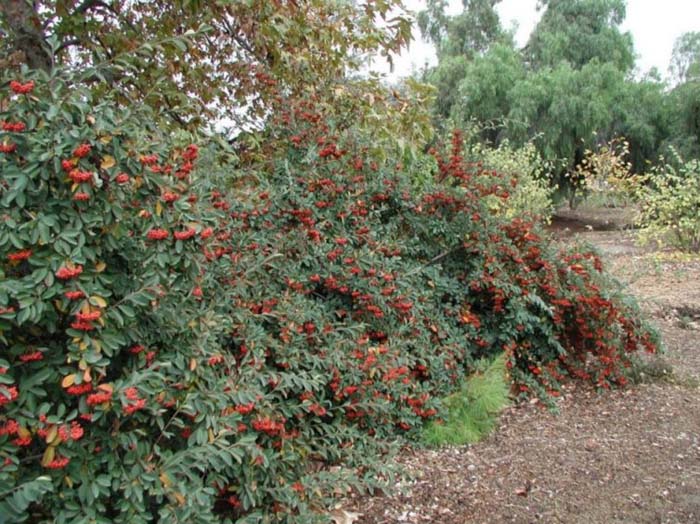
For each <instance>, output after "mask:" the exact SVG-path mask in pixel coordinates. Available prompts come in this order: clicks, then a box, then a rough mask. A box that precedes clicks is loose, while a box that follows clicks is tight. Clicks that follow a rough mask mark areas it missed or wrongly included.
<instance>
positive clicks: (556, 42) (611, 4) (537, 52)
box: [524, 0, 634, 72]
mask: <svg viewBox="0 0 700 524" xmlns="http://www.w3.org/2000/svg"><path fill="white" fill-rule="evenodd" d="M539 7H540V8H544V13H543V14H542V18H541V19H540V21H539V23H538V24H537V26H536V27H535V29H534V31H533V32H532V35H531V36H530V40H529V41H528V44H527V46H526V47H525V50H524V52H525V55H526V57H527V60H528V62H529V64H530V66H531V67H532V68H533V69H537V68H542V67H556V66H557V65H558V64H559V63H560V62H562V61H565V62H568V63H569V64H570V65H571V67H572V68H574V69H580V68H582V67H583V66H584V65H586V64H588V63H590V62H591V61H592V60H594V59H597V60H598V61H599V62H600V63H605V62H611V63H613V64H615V66H616V67H617V68H618V69H619V70H621V71H624V72H627V71H630V70H631V69H632V67H633V66H634V50H633V44H632V36H631V35H630V33H628V32H627V33H623V32H622V31H621V30H620V24H622V22H623V21H624V19H625V15H626V2H625V0H540V3H539Z"/></svg>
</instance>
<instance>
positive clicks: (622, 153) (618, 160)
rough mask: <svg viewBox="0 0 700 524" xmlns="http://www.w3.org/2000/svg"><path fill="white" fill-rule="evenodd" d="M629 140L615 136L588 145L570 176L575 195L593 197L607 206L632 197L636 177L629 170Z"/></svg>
mask: <svg viewBox="0 0 700 524" xmlns="http://www.w3.org/2000/svg"><path fill="white" fill-rule="evenodd" d="M629 156H630V151H629V142H627V140H625V139H623V138H615V139H613V140H611V141H610V142H608V143H605V144H602V145H601V146H599V147H598V148H597V149H596V150H590V149H587V150H586V151H585V153H584V158H583V160H582V161H581V163H580V164H578V165H577V166H576V168H575V171H574V173H573V175H572V176H571V184H572V185H573V186H574V187H573V190H575V198H578V199H582V200H585V199H591V198H595V199H596V200H597V201H598V202H600V203H602V205H604V206H606V207H617V206H626V205H628V204H630V203H631V202H632V201H633V200H634V198H635V188H636V187H637V184H638V180H639V177H638V176H635V175H634V174H633V173H632V163H631V162H630V161H629Z"/></svg>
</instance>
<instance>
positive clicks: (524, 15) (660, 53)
mask: <svg viewBox="0 0 700 524" xmlns="http://www.w3.org/2000/svg"><path fill="white" fill-rule="evenodd" d="M405 4H406V6H407V7H408V8H409V9H411V10H413V11H419V10H421V9H423V7H424V6H425V2H424V1H421V0H406V1H405ZM536 5H537V0H502V2H501V3H500V4H499V5H498V8H497V9H498V13H499V14H500V16H501V21H502V23H503V26H504V27H506V28H510V27H513V26H516V25H517V27H518V30H517V32H516V42H517V43H518V45H520V46H522V45H524V44H525V42H526V41H527V38H528V36H529V35H530V32H531V31H532V29H533V28H534V27H535V24H537V21H538V20H539V17H540V14H541V13H540V12H538V11H537V9H536ZM451 7H452V14H455V13H458V12H459V11H460V10H461V8H462V1H461V0H451ZM622 29H623V30H625V31H630V32H631V33H632V37H633V38H634V48H635V52H636V53H637V55H638V58H637V68H638V69H639V71H640V72H641V73H644V72H647V71H648V70H649V69H651V68H652V67H656V68H657V69H658V70H659V72H660V73H661V74H662V75H664V76H665V75H666V74H667V72H668V64H669V62H670V59H671V51H672V49H673V43H674V41H675V40H676V38H677V37H678V36H680V35H681V34H683V33H685V32H687V31H700V0H627V19H626V20H625V22H624V24H623V25H622ZM414 33H415V37H416V41H414V42H413V44H411V47H410V49H409V50H408V51H404V53H403V54H402V55H401V56H400V57H398V58H396V59H395V70H394V73H392V74H390V77H391V78H396V77H398V76H406V75H409V74H410V73H411V72H412V70H415V69H421V68H422V67H423V66H424V65H425V63H426V62H428V63H429V64H433V63H434V62H435V51H434V50H433V49H432V46H430V45H428V44H426V43H424V42H421V41H420V34H419V30H418V28H417V27H416V28H415V29H414ZM373 69H376V70H379V71H384V72H388V70H389V68H388V66H384V64H380V63H375V67H374V68H373Z"/></svg>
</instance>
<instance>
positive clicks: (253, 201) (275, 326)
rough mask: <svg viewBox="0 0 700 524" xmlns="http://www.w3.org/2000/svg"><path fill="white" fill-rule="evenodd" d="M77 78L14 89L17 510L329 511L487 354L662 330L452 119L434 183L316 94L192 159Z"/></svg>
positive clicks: (552, 367) (6, 203)
mask: <svg viewBox="0 0 700 524" xmlns="http://www.w3.org/2000/svg"><path fill="white" fill-rule="evenodd" d="M62 78H63V77H62V75H61V74H56V75H54V77H52V78H51V79H45V78H42V79H36V81H35V82H34V84H32V83H31V82H30V81H27V80H26V79H23V80H15V83H12V84H9V85H6V87H5V88H4V91H3V94H2V96H3V97H4V98H5V102H4V103H3V112H2V114H0V120H2V121H3V130H4V132H3V135H2V138H1V139H0V142H1V143H2V144H3V146H2V147H3V148H2V152H1V153H0V167H1V168H2V173H3V178H2V187H1V189H0V206H1V207H0V212H1V213H2V214H3V217H4V218H5V220H4V221H3V225H2V226H1V227H0V257H1V260H2V262H1V263H2V266H1V267H2V271H3V275H2V276H3V279H2V283H0V308H2V309H1V311H2V314H1V318H2V320H1V321H0V322H1V323H0V330H1V331H2V334H1V336H2V342H3V344H5V346H4V347H6V348H7V349H6V350H3V353H2V356H1V358H2V361H1V362H0V367H1V368H2V374H0V388H2V390H3V391H2V392H0V395H1V396H0V398H2V406H0V428H2V429H1V430H0V433H2V434H1V435H0V460H2V467H1V468H0V494H1V496H2V498H3V501H2V504H3V506H2V508H3V511H4V513H5V514H7V515H10V517H9V518H12V519H14V520H18V521H21V520H22V519H25V520H30V521H33V522H53V521H56V522H129V523H132V522H156V521H159V522H160V521H162V522H171V521H173V522H174V521H186V522H240V523H244V522H245V523H247V522H275V521H284V522H304V523H306V522H314V521H327V520H328V517H327V513H326V508H328V507H329V506H330V505H331V504H332V501H333V499H334V498H336V497H338V496H340V495H342V494H344V493H345V492H346V490H347V489H348V488H349V487H355V488H363V487H364V488H367V487H370V488H371V487H372V486H376V485H377V483H378V482H380V481H381V480H382V478H384V479H388V477H387V475H388V474H389V472H387V471H385V470H384V469H383V468H382V467H381V454H382V453H384V452H385V451H386V450H387V449H388V445H387V444H386V443H387V442H389V441H392V440H395V439H396V437H398V436H406V437H409V438H410V437H418V436H419V435H420V434H421V428H422V426H423V425H424V424H425V422H427V421H435V422H438V421H439V420H440V418H441V417H442V416H444V414H445V413H446V411H445V406H444V405H443V402H442V400H441V399H443V398H445V397H447V396H448V395H450V394H451V393H453V392H455V391H456V390H458V389H459V388H460V387H461V385H462V382H463V380H464V378H465V377H466V376H467V375H468V374H469V373H470V372H472V371H473V370H474V367H475V364H476V363H477V362H478V361H480V360H482V359H484V358H493V357H496V356H499V355H501V356H503V358H504V359H505V361H506V368H508V370H509V376H510V380H511V382H512V384H513V389H514V390H515V392H516V394H522V395H532V394H535V395H540V396H542V397H543V398H544V397H546V396H547V395H556V394H557V393H556V391H557V388H558V386H559V384H560V383H561V380H563V379H564V378H565V377H566V376H573V377H578V378H580V379H584V380H588V381H590V382H592V383H594V384H596V385H597V386H599V387H609V386H610V385H620V384H623V383H624V381H625V367H626V366H628V365H629V363H630V359H631V355H632V354H633V353H634V352H635V351H637V350H638V349H639V348H641V347H646V348H647V349H649V350H653V349H654V348H655V346H654V339H653V334H652V333H651V332H649V331H648V330H647V329H646V328H645V327H644V326H643V325H642V323H641V321H640V320H639V316H638V312H637V311H636V309H635V308H634V307H633V305H628V304H626V303H625V302H624V301H622V300H621V299H620V296H619V294H618V292H617V290H616V288H615V287H614V286H612V283H611V282H610V281H609V280H608V279H607V277H605V275H604V273H603V272H602V267H601V264H600V260H599V259H598V258H597V257H596V256H595V255H594V254H592V253H587V252H576V251H573V252H571V253H567V254H564V255H559V254H557V253H555V252H554V251H553V249H552V248H551V247H550V246H549V245H548V244H547V243H546V242H545V241H543V240H542V239H541V237H540V235H539V233H538V229H537V226H536V225H534V224H533V223H532V222H529V221H524V220H522V219H518V218H513V219H509V218H505V217H503V216H502V215H501V214H498V213H494V212H493V208H492V206H490V205H487V203H486V202H487V201H488V200H493V199H501V200H503V201H504V202H507V200H508V199H509V198H510V194H511V191H512V189H513V188H512V186H511V183H510V182H508V184H505V183H504V177H503V176H502V175H500V174H499V173H498V172H495V171H492V170H490V171H486V170H484V169H483V168H482V167H480V166H479V165H478V164H476V163H473V162H471V161H467V160H466V159H465V157H464V154H463V153H462V139H461V136H460V135H459V134H456V135H455V136H454V139H453V144H452V147H451V149H450V150H448V151H446V152H439V151H435V152H434V157H435V161H434V162H435V165H437V166H438V171H437V172H436V173H435V174H434V176H433V177H432V181H428V182H426V185H425V187H423V190H422V191H421V193H419V194H416V193H415V191H414V189H413V188H412V180H413V177H412V173H410V172H406V170H405V169H404V168H403V166H401V165H398V164H393V163H391V162H383V163H382V162H378V161H377V160H376V159H375V158H373V156H372V155H371V154H370V153H369V151H370V149H369V147H368V144H367V143H366V138H365V137H363V136H362V134H360V133H357V132H356V131H355V130H353V129H352V128H350V129H347V128H346V130H345V131H344V132H342V133H338V134H335V131H334V128H333V125H332V124H331V123H330V122H327V121H325V119H324V116H323V114H322V113H319V112H318V111H316V108H315V101H314V100H309V101H301V102H298V101H285V102H284V104H283V108H281V109H279V110H278V111H277V112H276V113H275V119H274V121H271V122H270V125H269V127H268V130H267V132H268V133H269V134H270V137H271V138H272V139H273V140H271V141H270V142H271V143H276V144H281V145H280V147H276V148H272V149H269V150H267V151H266V152H265V155H264V157H263V158H261V159H260V161H255V162H250V163H248V164H246V167H245V170H244V171H243V172H239V171H238V170H235V169H233V168H231V167H229V166H223V167H221V166H216V165H213V164H211V163H207V164H204V165H201V166H199V167H197V166H196V164H195V160H196V157H197V156H198V155H199V151H198V149H197V148H196V147H195V146H187V147H173V146H171V145H169V142H170V138H169V137H167V136H163V135H162V134H161V133H160V132H159V131H158V129H155V128H153V127H151V126H149V124H148V122H149V121H150V120H152V115H149V114H147V113H146V114H140V113H132V112H130V111H126V110H122V109H116V108H117V107H118V106H117V105H116V104H115V103H114V101H112V100H110V99H109V98H106V99H104V100H101V101H99V102H96V103H93V102H90V99H89V97H88V94H87V93H86V92H83V91H82V90H81V89H80V88H79V87H76V84H74V83H72V82H65V81H64V80H62ZM386 156H387V157H389V158H390V155H386ZM427 164H429V163H427ZM232 179H236V180H237V183H236V184H232V182H231V181H232ZM247 180H255V183H251V184H248V185H246V184H245V181H247ZM507 180H510V178H507ZM234 185H235V190H233V189H232V190H229V189H227V188H228V187H229V186H234ZM515 185H516V186H517V182H516V184H515Z"/></svg>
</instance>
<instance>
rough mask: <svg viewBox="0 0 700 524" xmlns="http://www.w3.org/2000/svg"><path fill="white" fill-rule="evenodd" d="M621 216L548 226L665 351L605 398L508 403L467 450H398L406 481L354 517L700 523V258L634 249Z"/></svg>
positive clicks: (357, 507) (568, 396) (381, 521)
mask: <svg viewBox="0 0 700 524" xmlns="http://www.w3.org/2000/svg"><path fill="white" fill-rule="evenodd" d="M601 216H603V219H602V220H601V218H600V217H601ZM628 218H629V215H628V214H627V213H625V212H624V210H620V211H617V212H616V211H614V210H613V211H610V210H607V211H605V213H602V214H601V213H600V212H597V213H596V214H595V215H594V216H586V215H585V214H584V213H582V212H578V213H576V214H571V213H561V214H559V215H558V217H555V220H554V222H553V224H552V226H551V227H550V230H551V232H552V235H553V237H554V238H555V239H557V240H555V241H566V242H569V241H571V239H572V237H574V236H577V237H579V239H580V240H584V241H586V242H589V243H591V244H593V245H594V246H596V247H597V248H598V249H599V250H600V251H601V252H602V253H603V256H604V258H605V260H606V262H607V265H608V268H609V269H610V270H611V271H612V272H613V273H614V274H615V275H616V276H617V277H618V278H619V279H620V280H621V281H622V282H623V283H625V284H626V285H627V286H628V289H629V291H630V292H631V293H633V294H634V295H636V296H637V298H638V299H639V300H640V303H641V305H642V308H643V309H644V311H645V313H646V314H647V315H648V316H649V317H650V318H651V320H652V322H653V323H654V324H655V325H656V326H657V328H658V329H659V330H660V331H661V333H662V335H663V338H664V342H665V345H666V349H667V351H666V353H665V354H664V355H662V356H654V357H651V359H650V360H649V361H648V363H647V366H646V367H645V369H646V375H645V376H644V377H642V378H643V379H645V380H642V381H641V382H640V383H638V384H636V385H633V386H631V387H628V388H627V389H624V390H620V391H613V392H607V393H603V394H598V393H596V392H595V391H592V390H590V389H587V388H585V387H583V386H580V385H572V386H569V388H568V389H567V390H566V393H565V395H563V397H562V398H561V400H560V402H559V404H558V411H559V412H558V413H557V414H554V413H552V412H550V411H548V410H547V409H544V408H542V407H541V406H540V405H539V404H537V403H527V404H521V405H517V406H512V407H510V408H508V409H506V410H505V412H504V413H503V414H502V416H501V418H500V422H499V426H498V428H497V430H495V431H494V432H493V433H492V434H491V435H490V436H489V437H487V438H486V439H485V440H483V441H481V442H479V443H477V444H474V445H469V446H462V447H448V448H442V449H437V450H430V449H419V448H407V449H404V450H403V451H402V453H400V454H399V456H398V457H397V459H396V461H397V463H398V465H399V467H400V468H401V469H402V470H403V471H404V472H405V473H406V474H407V475H406V476H407V478H408V480H403V481H401V482H400V483H399V484H398V485H397V486H396V489H395V490H394V492H392V493H389V494H385V495H383V496H375V497H371V498H362V499H352V500H348V501H346V504H344V508H346V509H347V510H349V511H350V512H351V513H350V514H351V515H352V516H353V518H352V519H351V520H353V521H355V522H357V523H361V524H388V523H416V524H417V523H444V524H462V523H465V524H466V523H519V524H520V523H521V524H526V523H537V522H543V523H562V524H570V523H571V524H576V523H581V524H583V523H586V524H604V523H605V524H608V523H621V524H622V523H624V524H646V523H649V524H652V523H653V524H679V523H684V524H685V523H700V387H699V385H700V258H698V257H695V258H693V257H687V256H679V255H678V254H676V253H672V252H668V251H658V250H654V249H652V248H648V247H647V248H640V247H638V246H637V245H636V244H635V242H634V232H633V231H630V230H629V229H627V225H628ZM355 513H357V514H359V517H358V518H357V519H356V518H355Z"/></svg>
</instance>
